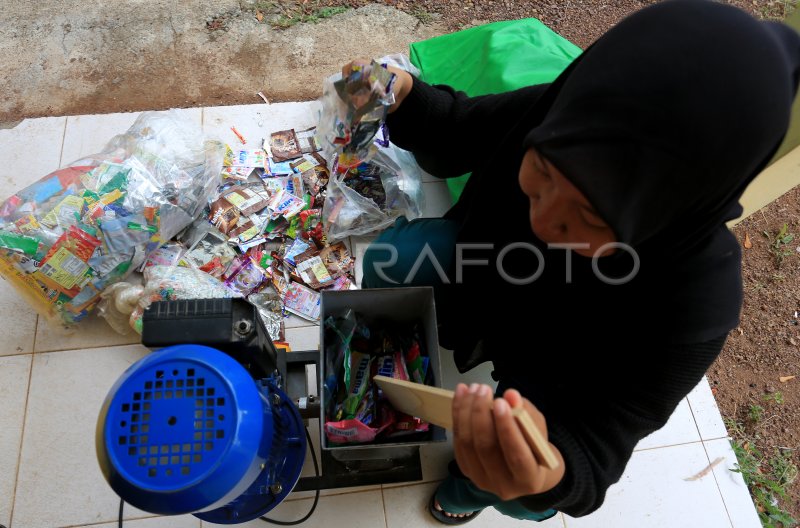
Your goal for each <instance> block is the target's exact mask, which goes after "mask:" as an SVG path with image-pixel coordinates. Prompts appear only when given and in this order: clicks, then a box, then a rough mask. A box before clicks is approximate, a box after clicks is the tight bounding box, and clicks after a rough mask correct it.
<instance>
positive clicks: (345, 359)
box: [323, 310, 433, 444]
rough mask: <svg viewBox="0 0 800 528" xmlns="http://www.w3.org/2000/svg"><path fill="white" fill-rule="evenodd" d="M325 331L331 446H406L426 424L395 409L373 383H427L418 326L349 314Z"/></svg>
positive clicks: (428, 374)
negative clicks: (383, 378) (382, 443)
mask: <svg viewBox="0 0 800 528" xmlns="http://www.w3.org/2000/svg"><path fill="white" fill-rule="evenodd" d="M324 329H325V362H326V364H325V373H326V375H325V379H324V385H323V390H324V391H325V398H324V400H323V401H324V402H325V409H324V411H325V435H326V437H327V438H328V441H329V442H331V443H334V444H350V443H364V442H374V441H376V440H377V441H393V440H394V441H397V440H402V441H410V440H412V439H414V438H419V437H420V436H422V435H424V434H425V433H427V432H428V430H429V428H430V424H428V423H427V422H424V421H422V420H421V419H419V418H416V417H413V416H409V415H407V414H404V413H401V412H399V411H397V410H395V409H394V408H393V407H392V405H391V404H390V403H389V401H388V399H387V398H386V396H385V395H384V394H383V392H382V391H381V389H380V387H378V384H377V383H375V382H374V381H373V378H374V377H375V376H376V375H378V374H380V375H382V376H387V377H390V378H395V379H400V380H405V381H414V382H416V383H426V384H431V383H432V377H433V371H432V369H430V368H429V366H430V365H429V363H430V358H429V356H428V355H427V351H426V350H425V349H424V339H423V333H422V327H421V325H420V323H413V324H396V323H394V322H391V321H373V322H372V324H368V323H367V322H366V320H365V319H364V318H363V316H362V315H361V314H359V313H356V312H354V311H353V310H347V311H346V312H344V313H342V314H341V315H337V316H330V317H328V318H327V319H326V320H325V322H324Z"/></svg>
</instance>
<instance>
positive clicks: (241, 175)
mask: <svg viewBox="0 0 800 528" xmlns="http://www.w3.org/2000/svg"><path fill="white" fill-rule="evenodd" d="M262 168H263V167H262ZM253 170H255V167H224V168H223V169H222V178H223V179H225V180H236V181H242V182H245V181H247V180H248V178H249V177H250V174H252V173H253Z"/></svg>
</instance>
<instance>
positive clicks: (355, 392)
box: [342, 352, 373, 419]
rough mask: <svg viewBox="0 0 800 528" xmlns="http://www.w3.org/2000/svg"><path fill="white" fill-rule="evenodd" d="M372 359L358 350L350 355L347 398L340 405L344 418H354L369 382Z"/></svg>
mask: <svg viewBox="0 0 800 528" xmlns="http://www.w3.org/2000/svg"><path fill="white" fill-rule="evenodd" d="M372 359H373V358H372V356H370V355H369V354H363V353H360V352H353V353H352V355H351V356H350V361H351V364H350V380H349V382H350V383H349V387H348V390H347V398H345V400H344V403H343V406H342V407H343V410H344V418H345V419H351V418H355V416H356V411H357V409H358V407H359V405H361V401H362V399H364V396H365V395H366V394H367V389H368V388H369V386H370V383H371V382H370V369H371V366H372Z"/></svg>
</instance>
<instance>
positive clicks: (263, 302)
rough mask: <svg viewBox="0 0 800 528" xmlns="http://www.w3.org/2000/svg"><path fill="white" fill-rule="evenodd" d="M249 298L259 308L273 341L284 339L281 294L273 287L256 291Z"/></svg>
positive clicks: (259, 313)
mask: <svg viewBox="0 0 800 528" xmlns="http://www.w3.org/2000/svg"><path fill="white" fill-rule="evenodd" d="M247 300H248V301H250V303H251V304H252V305H253V306H255V307H256V308H257V309H258V315H259V316H261V320H262V321H263V322H264V327H265V328H266V329H267V333H268V334H269V338H270V339H272V341H283V340H284V337H285V336H284V322H283V302H282V301H281V296H280V295H279V294H278V292H276V291H275V290H273V289H272V288H270V289H267V290H263V291H261V292H259V293H254V294H252V295H250V296H249V297H247Z"/></svg>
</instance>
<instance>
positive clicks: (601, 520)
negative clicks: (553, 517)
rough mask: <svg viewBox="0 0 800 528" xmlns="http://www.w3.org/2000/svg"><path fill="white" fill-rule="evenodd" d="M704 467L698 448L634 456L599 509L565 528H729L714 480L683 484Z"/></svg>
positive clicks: (664, 449)
mask: <svg viewBox="0 0 800 528" xmlns="http://www.w3.org/2000/svg"><path fill="white" fill-rule="evenodd" d="M708 463H709V462H708V457H707V456H706V452H705V450H704V449H703V445H702V444H701V443H699V442H698V443H694V444H684V445H679V446H672V447H662V448H659V449H651V450H646V451H638V452H636V453H634V454H633V457H632V458H631V460H630V462H629V463H628V467H627V469H626V470H625V473H624V474H623V475H622V478H621V479H620V481H619V482H617V483H616V484H614V485H613V486H611V488H609V490H608V494H607V495H606V501H605V503H604V504H603V506H601V507H600V509H599V510H597V511H596V512H594V513H593V514H591V515H588V516H586V517H580V518H577V519H575V518H572V517H569V516H565V521H566V525H567V528H584V527H586V528H590V527H591V528H596V527H598V526H613V527H615V528H642V527H644V526H646V527H647V528H698V527H702V528H730V527H731V524H730V521H729V520H728V514H727V512H726V511H725V505H724V504H723V502H722V497H721V496H720V493H719V489H718V488H717V484H716V482H715V481H714V479H713V478H712V476H711V475H707V476H706V477H704V478H701V479H699V480H696V481H686V480H684V479H686V478H689V477H692V476H693V475H696V474H697V473H698V472H700V471H702V470H703V468H705V467H707V466H708Z"/></svg>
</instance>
